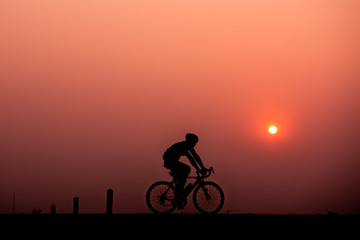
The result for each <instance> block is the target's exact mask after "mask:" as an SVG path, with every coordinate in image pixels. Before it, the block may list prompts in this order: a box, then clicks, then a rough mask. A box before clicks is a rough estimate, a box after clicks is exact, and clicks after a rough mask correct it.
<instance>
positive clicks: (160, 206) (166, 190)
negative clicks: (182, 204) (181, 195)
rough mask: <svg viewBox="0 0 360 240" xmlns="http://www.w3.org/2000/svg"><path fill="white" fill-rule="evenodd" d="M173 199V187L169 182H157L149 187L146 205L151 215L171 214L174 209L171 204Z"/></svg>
mask: <svg viewBox="0 0 360 240" xmlns="http://www.w3.org/2000/svg"><path fill="white" fill-rule="evenodd" d="M174 198H175V188H174V186H173V185H172V184H170V183H169V182H165V181H159V182H156V183H154V184H153V185H151V186H150V187H149V189H148V191H147V193H146V204H147V205H148V207H149V209H150V210H151V211H152V212H153V213H171V212H173V211H174V210H175V208H176V206H173V204H172V202H173V200H174Z"/></svg>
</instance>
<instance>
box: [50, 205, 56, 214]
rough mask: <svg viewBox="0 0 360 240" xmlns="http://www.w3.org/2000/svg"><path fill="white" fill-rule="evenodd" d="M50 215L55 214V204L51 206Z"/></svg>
mask: <svg viewBox="0 0 360 240" xmlns="http://www.w3.org/2000/svg"><path fill="white" fill-rule="evenodd" d="M51 214H53V215H55V214H56V205H55V204H52V205H51Z"/></svg>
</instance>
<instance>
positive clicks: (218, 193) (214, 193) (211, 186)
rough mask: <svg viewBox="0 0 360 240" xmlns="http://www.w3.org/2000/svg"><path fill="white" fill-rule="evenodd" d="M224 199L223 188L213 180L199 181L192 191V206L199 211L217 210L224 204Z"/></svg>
mask: <svg viewBox="0 0 360 240" xmlns="http://www.w3.org/2000/svg"><path fill="white" fill-rule="evenodd" d="M224 200H225V199H224V192H223V190H222V189H221V188H220V186H219V185H217V184H216V183H213V182H204V183H201V184H200V185H199V186H197V188H196V189H195V190H194V193H193V202H194V206H195V208H196V209H197V210H198V211H199V212H201V213H206V214H214V213H217V212H219V211H220V210H221V208H222V207H223V205H224Z"/></svg>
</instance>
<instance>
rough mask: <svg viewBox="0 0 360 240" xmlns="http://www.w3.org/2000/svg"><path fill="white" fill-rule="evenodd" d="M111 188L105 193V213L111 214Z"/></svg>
mask: <svg viewBox="0 0 360 240" xmlns="http://www.w3.org/2000/svg"><path fill="white" fill-rule="evenodd" d="M112 207H113V190H112V189H108V190H107V194H106V214H112Z"/></svg>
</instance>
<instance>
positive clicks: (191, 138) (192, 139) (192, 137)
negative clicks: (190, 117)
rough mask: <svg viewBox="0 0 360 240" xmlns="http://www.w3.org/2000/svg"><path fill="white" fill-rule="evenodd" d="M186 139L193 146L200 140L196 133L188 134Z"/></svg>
mask: <svg viewBox="0 0 360 240" xmlns="http://www.w3.org/2000/svg"><path fill="white" fill-rule="evenodd" d="M185 139H186V142H188V143H189V144H190V146H192V147H195V145H196V144H197V142H198V141H199V138H198V136H196V135H195V134H192V133H188V134H186V136H185Z"/></svg>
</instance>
